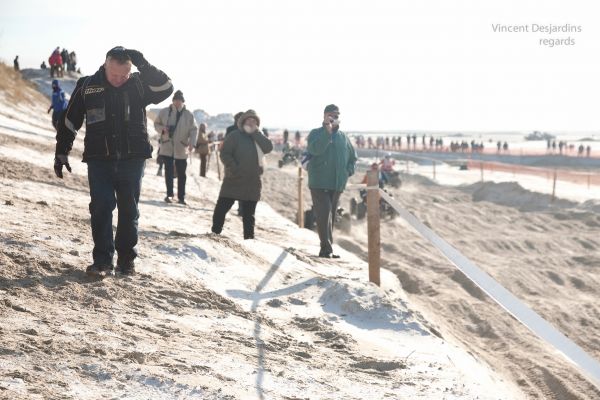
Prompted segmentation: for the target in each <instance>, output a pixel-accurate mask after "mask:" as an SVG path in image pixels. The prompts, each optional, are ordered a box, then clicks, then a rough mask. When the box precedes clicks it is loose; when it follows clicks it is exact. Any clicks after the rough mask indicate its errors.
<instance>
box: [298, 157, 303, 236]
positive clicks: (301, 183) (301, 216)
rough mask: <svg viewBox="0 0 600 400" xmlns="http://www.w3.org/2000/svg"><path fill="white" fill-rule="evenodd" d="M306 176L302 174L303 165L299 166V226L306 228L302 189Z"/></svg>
mask: <svg viewBox="0 0 600 400" xmlns="http://www.w3.org/2000/svg"><path fill="white" fill-rule="evenodd" d="M303 181H304V177H303V176H302V167H298V227H300V228H304V195H303V193H302V190H303V188H304V185H303Z"/></svg>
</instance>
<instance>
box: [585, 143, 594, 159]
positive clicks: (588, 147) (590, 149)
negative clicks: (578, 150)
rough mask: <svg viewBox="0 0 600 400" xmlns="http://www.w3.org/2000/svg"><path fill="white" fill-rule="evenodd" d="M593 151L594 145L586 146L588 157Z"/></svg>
mask: <svg viewBox="0 0 600 400" xmlns="http://www.w3.org/2000/svg"><path fill="white" fill-rule="evenodd" d="M591 153H592V147H591V146H589V145H588V146H587V147H586V148H585V155H586V157H589V156H590V154H591Z"/></svg>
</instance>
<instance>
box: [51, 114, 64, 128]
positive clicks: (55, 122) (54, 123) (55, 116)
mask: <svg viewBox="0 0 600 400" xmlns="http://www.w3.org/2000/svg"><path fill="white" fill-rule="evenodd" d="M61 113H62V112H61V111H58V112H56V111H53V112H52V126H53V127H54V129H55V130H58V119H59V118H60V114H61Z"/></svg>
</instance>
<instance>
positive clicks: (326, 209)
mask: <svg viewBox="0 0 600 400" xmlns="http://www.w3.org/2000/svg"><path fill="white" fill-rule="evenodd" d="M339 118H340V110H339V108H338V107H337V106H336V105H334V104H330V105H328V106H327V107H325V111H324V119H323V126H322V127H320V128H317V129H313V130H312V131H311V132H310V134H309V135H308V139H307V141H308V148H307V151H308V153H309V154H310V155H311V159H310V162H309V164H308V187H309V188H310V194H311V196H312V201H313V211H314V213H315V219H316V222H317V230H318V232H319V239H320V241H321V251H320V252H319V257H324V258H339V256H338V255H336V254H334V253H333V248H332V247H331V246H332V243H333V219H334V216H335V211H336V209H337V204H338V200H339V198H340V195H341V194H342V192H343V191H344V189H345V188H346V182H348V177H350V176H352V175H353V174H354V167H355V164H356V152H355V151H354V147H353V146H352V143H351V142H350V139H348V137H347V136H346V134H345V133H343V132H342V131H340V130H339V128H340V119H339Z"/></svg>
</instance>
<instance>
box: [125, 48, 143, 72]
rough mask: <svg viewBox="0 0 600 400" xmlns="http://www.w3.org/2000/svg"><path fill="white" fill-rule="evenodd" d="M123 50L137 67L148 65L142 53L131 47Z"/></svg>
mask: <svg viewBox="0 0 600 400" xmlns="http://www.w3.org/2000/svg"><path fill="white" fill-rule="evenodd" d="M125 51H126V52H127V54H128V55H129V58H131V62H132V63H133V65H135V66H136V67H137V69H140V68H144V67H145V66H146V65H148V61H147V60H146V59H145V58H144V55H143V54H142V53H141V52H139V51H137V50H133V49H127V50H125Z"/></svg>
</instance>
